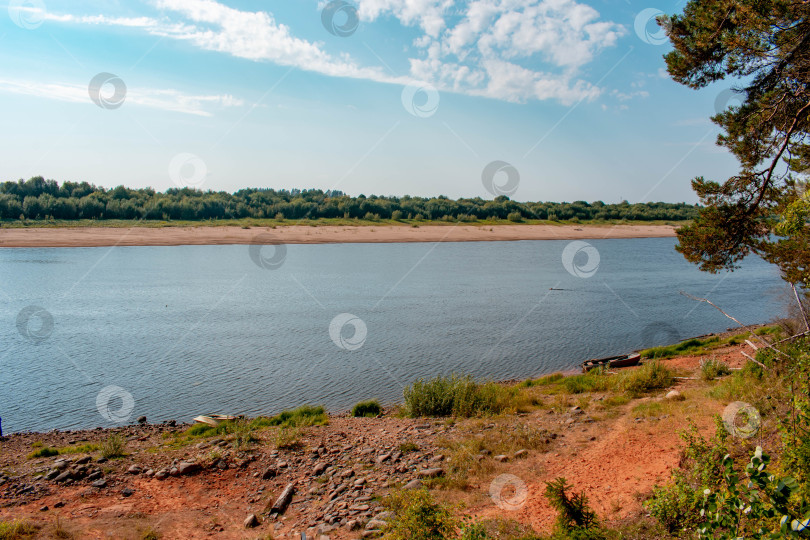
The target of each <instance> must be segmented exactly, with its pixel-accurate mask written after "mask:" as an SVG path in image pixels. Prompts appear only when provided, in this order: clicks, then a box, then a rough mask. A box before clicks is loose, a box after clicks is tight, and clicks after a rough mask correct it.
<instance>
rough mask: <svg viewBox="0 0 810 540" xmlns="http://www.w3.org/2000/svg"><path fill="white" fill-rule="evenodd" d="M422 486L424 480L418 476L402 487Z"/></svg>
mask: <svg viewBox="0 0 810 540" xmlns="http://www.w3.org/2000/svg"><path fill="white" fill-rule="evenodd" d="M420 487H422V481H421V480H419V479H418V478H414V479H413V480H411V481H410V482H408V483H407V484H405V486H403V488H402V489H419V488H420Z"/></svg>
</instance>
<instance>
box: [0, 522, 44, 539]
mask: <svg viewBox="0 0 810 540" xmlns="http://www.w3.org/2000/svg"><path fill="white" fill-rule="evenodd" d="M36 533H37V528H36V527H35V526H34V525H32V524H30V523H28V522H27V521H23V520H21V519H15V520H14V521H0V540H22V539H23V538H31V537H33V536H34V535H35V534H36Z"/></svg>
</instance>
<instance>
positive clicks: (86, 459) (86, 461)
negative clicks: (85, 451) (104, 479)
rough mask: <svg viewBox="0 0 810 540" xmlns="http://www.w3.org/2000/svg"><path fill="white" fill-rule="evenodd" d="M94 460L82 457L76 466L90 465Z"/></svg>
mask: <svg viewBox="0 0 810 540" xmlns="http://www.w3.org/2000/svg"><path fill="white" fill-rule="evenodd" d="M92 459H93V458H91V457H90V456H84V457H80V458H79V459H77V460H76V465H84V464H86V463H90V461H92Z"/></svg>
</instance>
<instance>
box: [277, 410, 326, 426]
mask: <svg viewBox="0 0 810 540" xmlns="http://www.w3.org/2000/svg"><path fill="white" fill-rule="evenodd" d="M268 423H269V425H271V426H282V427H306V426H323V425H326V424H328V423H329V417H328V416H327V415H326V409H324V408H323V407H320V406H318V407H313V406H311V405H302V406H300V407H298V408H296V409H292V410H287V411H281V412H280V413H279V414H277V415H275V416H273V417H272V418H269V419H268Z"/></svg>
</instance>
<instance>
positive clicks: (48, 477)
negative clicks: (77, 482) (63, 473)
mask: <svg viewBox="0 0 810 540" xmlns="http://www.w3.org/2000/svg"><path fill="white" fill-rule="evenodd" d="M59 474H60V473H59V469H51V470H50V471H48V474H46V475H45V480H53V479H54V478H56V477H57V476H59Z"/></svg>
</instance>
